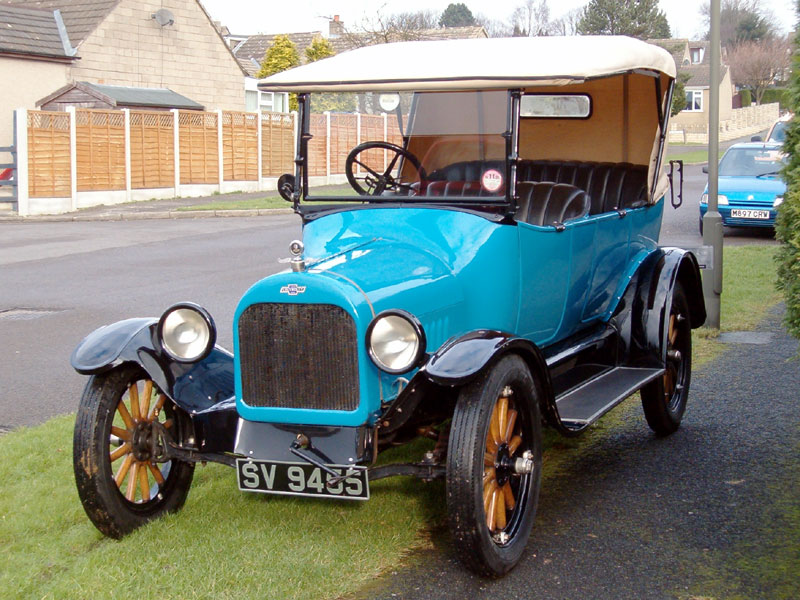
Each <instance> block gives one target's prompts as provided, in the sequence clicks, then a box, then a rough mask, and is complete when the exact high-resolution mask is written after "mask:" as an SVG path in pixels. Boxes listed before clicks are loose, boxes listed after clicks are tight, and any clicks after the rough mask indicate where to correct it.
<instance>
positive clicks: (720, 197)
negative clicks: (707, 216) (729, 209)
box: [700, 194, 728, 205]
mask: <svg viewBox="0 0 800 600" xmlns="http://www.w3.org/2000/svg"><path fill="white" fill-rule="evenodd" d="M700 204H708V194H703V195H702V196H700ZM720 204H728V197H727V196H723V195H722V194H717V205H720Z"/></svg>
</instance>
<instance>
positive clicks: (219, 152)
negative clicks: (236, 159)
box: [217, 108, 225, 194]
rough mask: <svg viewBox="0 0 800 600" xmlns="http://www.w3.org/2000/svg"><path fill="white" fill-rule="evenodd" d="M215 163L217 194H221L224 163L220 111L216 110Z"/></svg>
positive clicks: (219, 109) (223, 179)
mask: <svg viewBox="0 0 800 600" xmlns="http://www.w3.org/2000/svg"><path fill="white" fill-rule="evenodd" d="M217 163H218V164H219V193H220V194H221V193H222V182H223V181H225V162H224V157H223V153H222V109H221V108H218V109H217Z"/></svg>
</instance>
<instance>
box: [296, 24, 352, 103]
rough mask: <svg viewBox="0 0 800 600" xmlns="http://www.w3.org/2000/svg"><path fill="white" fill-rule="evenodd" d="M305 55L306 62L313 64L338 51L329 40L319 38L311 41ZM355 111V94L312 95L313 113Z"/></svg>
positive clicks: (318, 93) (319, 93) (320, 93)
mask: <svg viewBox="0 0 800 600" xmlns="http://www.w3.org/2000/svg"><path fill="white" fill-rule="evenodd" d="M305 54H306V60H307V61H308V62H310V63H312V62H316V61H318V60H322V59H323V58H328V57H329V56H333V55H334V54H336V51H335V50H334V49H333V46H331V43H330V42H329V41H328V40H326V39H325V38H324V37H320V36H317V37H315V38H314V39H313V40H311V44H310V45H309V46H308V48H306V52H305ZM355 109H356V99H355V96H354V95H353V94H343V93H322V92H317V93H314V94H311V112H315V113H321V112H325V111H330V112H353V111H355Z"/></svg>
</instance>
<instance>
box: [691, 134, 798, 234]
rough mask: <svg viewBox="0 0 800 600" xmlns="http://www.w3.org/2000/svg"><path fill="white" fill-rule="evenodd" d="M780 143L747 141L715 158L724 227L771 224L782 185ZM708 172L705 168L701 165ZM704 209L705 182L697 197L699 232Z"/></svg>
mask: <svg viewBox="0 0 800 600" xmlns="http://www.w3.org/2000/svg"><path fill="white" fill-rule="evenodd" d="M781 148H782V144H780V143H775V142H747V143H744V144H734V145H733V146H731V147H730V148H728V150H727V152H725V154H724V155H723V156H722V160H720V161H719V179H718V181H719V195H718V197H717V201H718V204H719V213H720V215H721V216H722V224H723V225H725V226H727V227H774V226H775V216H776V215H777V212H778V207H779V206H780V205H781V203H782V202H783V195H784V193H785V192H786V184H785V183H784V182H783V179H782V178H781V169H782V168H783V165H784V160H785V157H784V154H783V152H782V150H781ZM703 172H704V173H708V168H707V167H703ZM707 210H708V184H706V187H705V189H704V190H703V195H702V197H701V198H700V233H703V215H705V214H706V211H707Z"/></svg>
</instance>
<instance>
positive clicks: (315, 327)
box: [239, 304, 359, 411]
mask: <svg viewBox="0 0 800 600" xmlns="http://www.w3.org/2000/svg"><path fill="white" fill-rule="evenodd" d="M239 363H240V365H241V370H242V399H243V401H244V402H245V404H247V405H249V406H258V407H280V408H302V409H317V410H323V409H325V410H348V411H351V410H355V409H356V408H358V399H359V394H358V348H357V339H356V326H355V322H354V321H353V318H352V317H351V316H350V315H349V314H348V313H347V312H346V311H345V310H344V309H342V308H341V307H339V306H333V305H331V304H254V305H252V306H249V307H248V308H247V309H245V311H244V312H243V313H242V316H241V317H240V318H239Z"/></svg>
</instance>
